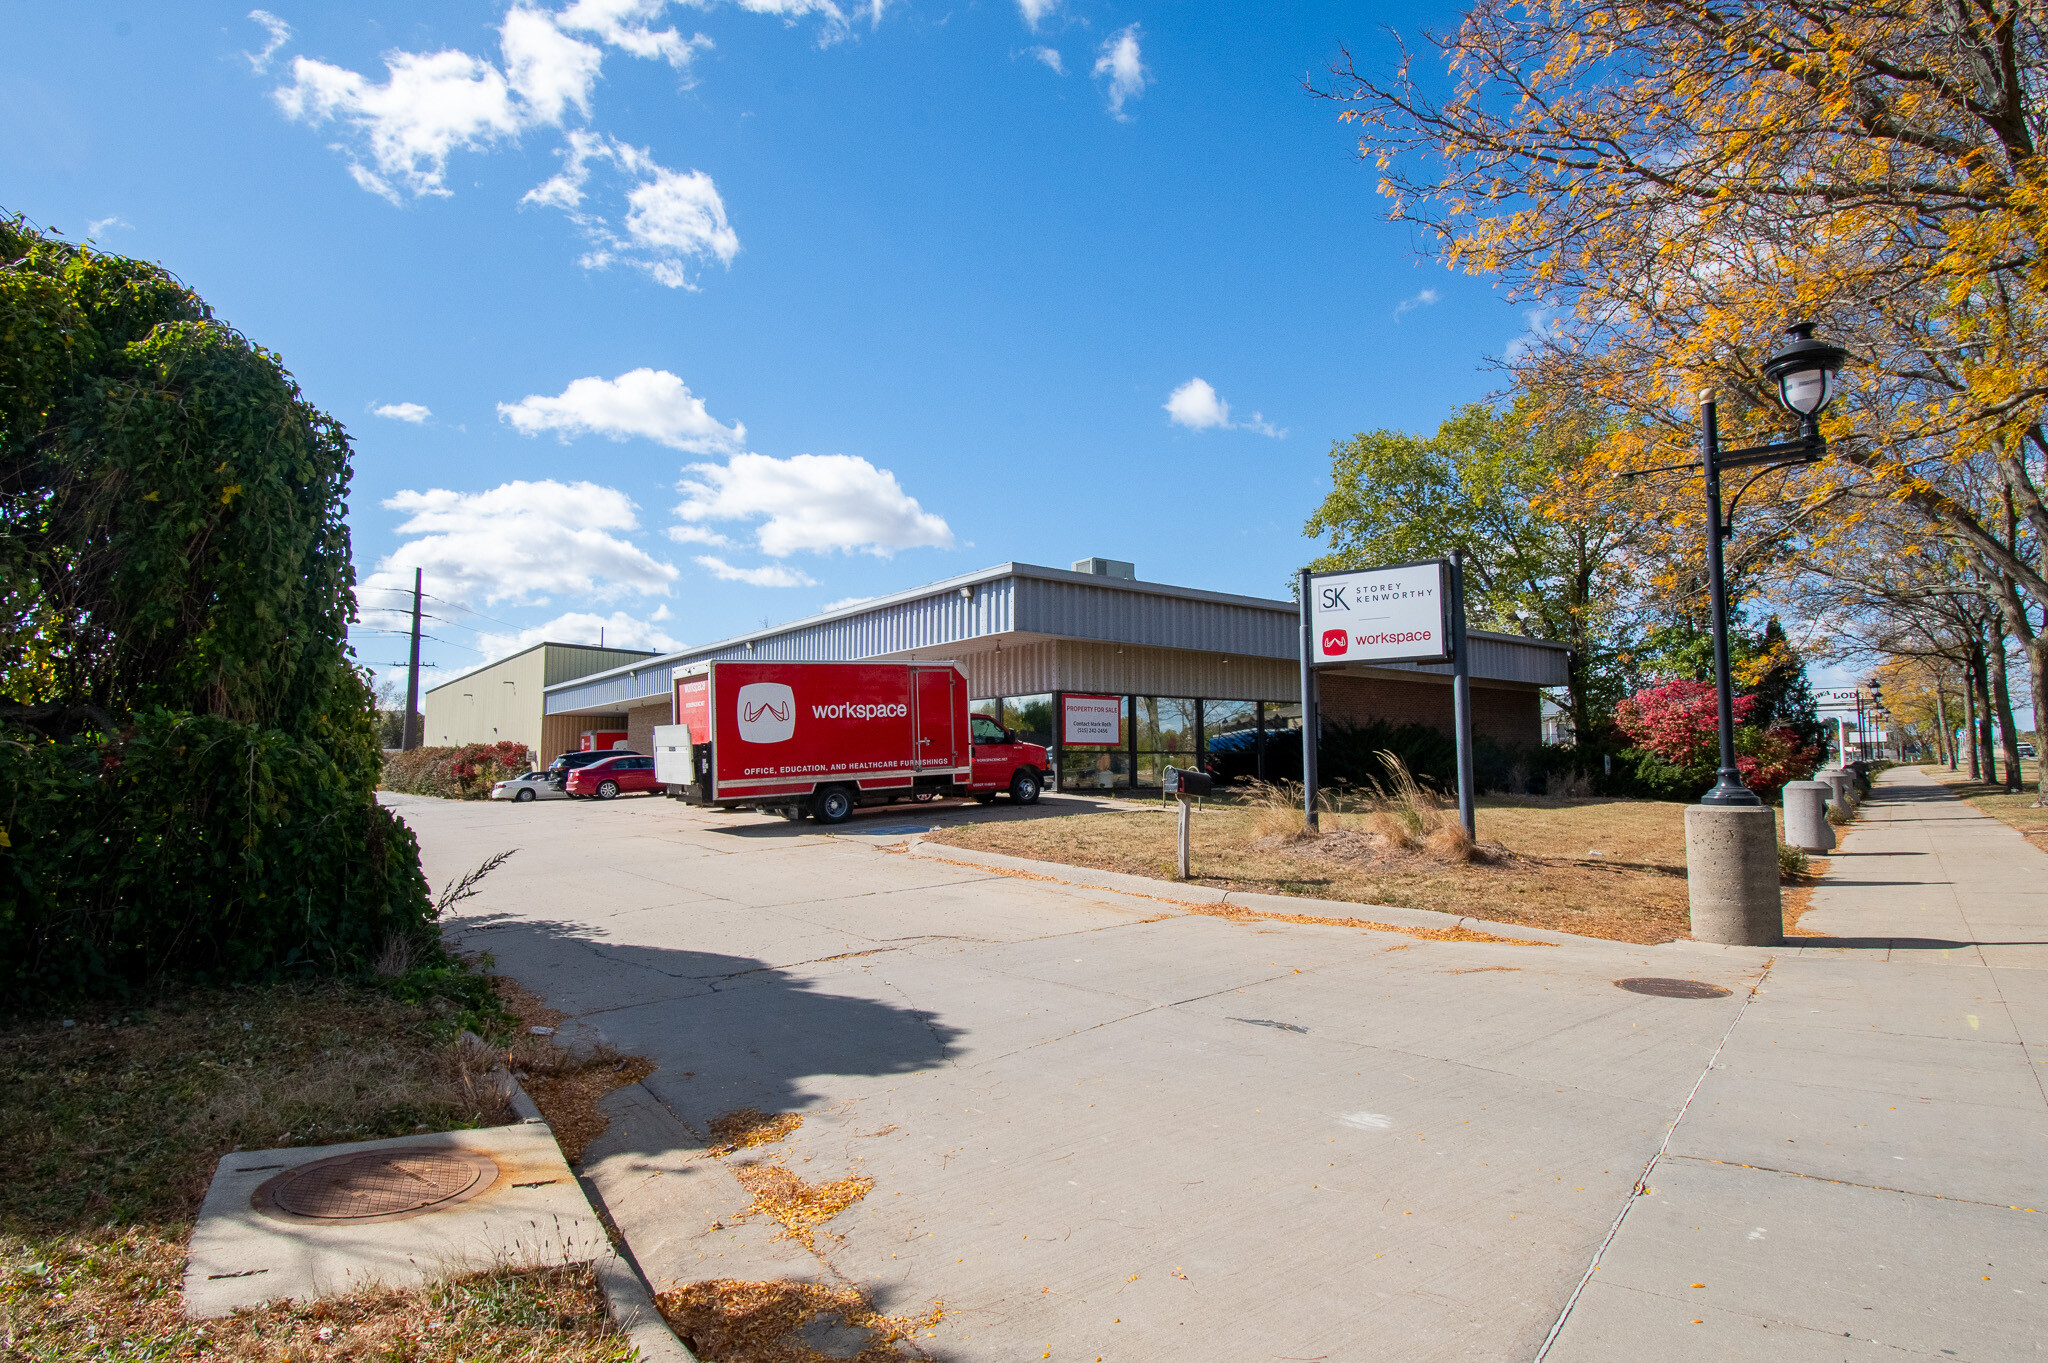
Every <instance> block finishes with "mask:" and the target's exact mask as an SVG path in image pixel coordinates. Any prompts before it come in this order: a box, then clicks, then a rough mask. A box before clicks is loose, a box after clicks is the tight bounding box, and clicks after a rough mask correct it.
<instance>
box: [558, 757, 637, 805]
mask: <svg viewBox="0 0 2048 1363" xmlns="http://www.w3.org/2000/svg"><path fill="white" fill-rule="evenodd" d="M563 789H564V790H566V791H568V792H569V794H570V795H571V796H578V795H594V796H596V797H597V798H598V799H600V800H616V799H617V798H618V797H619V796H621V795H624V794H627V793H629V792H631V791H636V790H637V791H646V792H648V793H650V794H659V793H660V792H661V783H660V782H658V781H656V780H655V779H654V759H653V758H651V757H641V756H639V755H638V754H635V753H621V754H620V755H618V756H616V757H607V758H603V759H602V760H600V761H596V762H591V763H589V764H587V765H585V766H581V767H578V768H576V769H575V770H574V771H572V772H570V773H569V779H568V783H567V784H566V785H564V786H563Z"/></svg>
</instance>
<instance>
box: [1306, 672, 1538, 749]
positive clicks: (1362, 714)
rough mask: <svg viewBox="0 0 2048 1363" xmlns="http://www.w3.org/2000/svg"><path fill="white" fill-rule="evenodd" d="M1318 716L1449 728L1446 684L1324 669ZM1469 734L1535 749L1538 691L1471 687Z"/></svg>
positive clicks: (1448, 688)
mask: <svg viewBox="0 0 2048 1363" xmlns="http://www.w3.org/2000/svg"><path fill="white" fill-rule="evenodd" d="M1316 693H1317V696H1318V698H1319V700H1320V702H1321V705H1322V710H1323V719H1324V721H1325V722H1328V723H1342V724H1370V723H1372V722H1373V721H1375V720H1383V721H1385V722H1386V723H1388V724H1427V725H1429V726H1430V727H1431V728H1433V729H1438V730H1441V731H1442V732H1444V733H1446V734H1448V733H1450V732H1451V724H1452V717H1451V684H1450V681H1449V679H1445V680H1444V681H1440V682H1439V681H1390V680H1387V679H1386V678H1382V677H1347V676H1342V675H1334V674H1329V673H1325V674H1324V675H1323V676H1321V677H1319V678H1318V679H1317V682H1316ZM1472 733H1473V735H1474V736H1475V737H1485V738H1490V739H1492V740H1493V741H1494V742H1496V743H1500V744H1505V745H1508V746H1512V747H1534V746H1536V745H1537V744H1538V743H1541V742H1542V741H1543V725H1542V720H1541V717H1540V708H1539V705H1538V700H1537V692H1536V690H1535V689H1534V688H1533V687H1532V688H1529V689H1527V690H1524V689H1522V688H1519V687H1503V686H1479V685H1474V686H1473V688H1472Z"/></svg>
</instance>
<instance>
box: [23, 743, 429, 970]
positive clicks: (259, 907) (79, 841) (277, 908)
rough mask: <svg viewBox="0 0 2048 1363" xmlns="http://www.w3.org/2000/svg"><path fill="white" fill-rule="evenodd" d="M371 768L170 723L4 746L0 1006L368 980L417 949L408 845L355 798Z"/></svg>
mask: <svg viewBox="0 0 2048 1363" xmlns="http://www.w3.org/2000/svg"><path fill="white" fill-rule="evenodd" d="M366 723H367V720H366ZM366 755H367V744H366V743H365V744H358V745H355V750H354V751H353V752H349V751H348V750H347V746H346V745H344V747H343V756H342V757H341V758H339V759H337V756H336V753H335V752H334V751H331V750H323V749H321V748H319V747H315V746H313V745H310V744H304V743H295V742H293V741H292V739H291V737H290V736H289V735H287V734H285V733H283V732H281V731H279V730H276V729H261V728H258V727H256V726H254V725H248V724H241V723H237V722H236V721H234V720H227V719H218V718H215V717H213V716H210V715H191V714H178V713H175V712H172V711H167V710H151V711H148V712H145V713H143V714H140V715H137V716H136V717H135V723H134V725H133V727H132V728H131V729H129V730H128V731H127V732H126V733H125V734H123V735H121V736H118V737H114V738H108V737H105V736H102V735H97V734H95V735H85V736H80V737H77V738H74V739H71V740H69V741H67V742H61V743H57V742H49V741H41V742H36V741H19V740H16V741H6V742H0V800H4V801H5V804H4V805H0V810H4V816H0V818H4V829H5V842H6V844H7V845H6V850H5V854H4V858H0V865H4V875H5V879H4V881H0V895H4V897H0V995H4V996H6V997H8V998H9V999H11V1000H14V1001H17V1002H26V1001H28V1000H30V999H35V998H41V997H49V996H67V995H75V994H92V995H106V994H124V993H130V992H133V991H135V990H136V989H137V988H139V987H143V986H146V985H149V984H152V983H155V982H159V981H163V980H167V979H178V980H184V981H189V982H194V983H228V982H236V981H245V980H259V979H268V978H276V977H279V976H281V975H286V974H295V973H326V974H335V973H343V974H347V973H360V972H361V971H363V970H364V969H366V968H367V966H368V963H369V962H370V961H371V960H372V959H373V958H374V956H375V954H376V952H377V951H378V949H379V948H380V947H382V946H383V945H384V944H385V943H386V942H387V941H388V940H389V939H391V938H392V937H394V936H400V937H403V936H412V937H416V938H417V937H425V936H427V935H428V934H429V933H430V931H431V929H430V927H429V925H430V924H431V922H432V916H431V910H430V908H429V906H428V903H427V892H426V881H425V879H424V877H422V875H421V874H420V869H419V849H418V845H417V844H416V843H415V841H414V839H413V835H412V833H411V831H410V830H409V829H407V828H406V827H405V825H404V824H402V823H400V822H399V821H398V820H397V819H395V818H393V817H392V815H391V813H390V812H389V811H388V810H385V809H383V808H381V807H379V806H378V805H377V804H376V803H375V802H374V801H373V800H370V799H367V798H366V797H365V782H364V780H363V776H362V774H361V772H360V771H354V770H351V769H350V768H351V767H352V766H360V765H362V761H363V758H364V757H365V756H366ZM351 759H354V760H353V761H352V760H351Z"/></svg>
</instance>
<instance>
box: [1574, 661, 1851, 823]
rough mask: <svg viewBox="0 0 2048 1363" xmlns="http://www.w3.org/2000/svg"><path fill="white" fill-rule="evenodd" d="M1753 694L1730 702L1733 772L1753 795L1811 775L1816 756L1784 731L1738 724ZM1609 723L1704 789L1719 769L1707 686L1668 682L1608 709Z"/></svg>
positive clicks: (1711, 694) (1715, 717) (1753, 706)
mask: <svg viewBox="0 0 2048 1363" xmlns="http://www.w3.org/2000/svg"><path fill="white" fill-rule="evenodd" d="M1755 710H1756V697H1755V696H1737V697H1735V698H1734V711H1735V725H1736V728H1735V754H1736V756H1735V768H1736V770H1737V771H1739V772H1741V773H1742V780H1743V784H1745V785H1747V786H1748V787H1749V788H1750V789H1751V790H1753V791H1755V792H1757V793H1758V794H1759V795H1769V794H1772V793H1774V792H1776V791H1777V790H1778V789H1779V788H1780V787H1781V786H1783V785H1784V784H1785V783H1786V782H1787V781H1795V780H1799V779H1801V778H1802V777H1805V776H1807V775H1809V774H1811V773H1812V771H1813V769H1814V767H1815V766H1816V765H1818V763H1819V762H1820V754H1819V753H1818V752H1817V751H1815V750H1814V749H1812V748H1810V747H1807V746H1806V745H1805V744H1803V743H1801V742H1800V741H1799V737H1798V735H1796V734H1794V733H1793V732H1792V731H1791V730H1790V729H1760V728H1758V727H1757V726H1755V725H1753V724H1746V723H1744V721H1745V720H1747V719H1748V718H1749V717H1750V715H1751V714H1752V713H1754V712H1755ZM1614 722H1615V723H1616V724H1618V725H1619V726H1620V727H1621V731H1622V732H1623V733H1625V734H1627V735H1628V736H1629V738H1630V739H1632V740H1633V741H1634V742H1635V745H1636V746H1637V747H1638V748H1641V749H1642V750H1643V751H1645V752H1648V753H1651V754H1653V755H1654V756H1656V757H1658V758H1659V759H1661V760H1662V761H1664V762H1666V763H1668V764H1670V766H1672V767H1675V768H1678V769H1679V770H1681V771H1684V772H1686V773H1687V774H1688V775H1689V776H1695V777H1697V778H1698V784H1701V785H1702V786H1704V785H1705V784H1706V783H1707V782H1710V781H1712V780H1713V775H1714V771H1715V769H1716V768H1717V767H1718V766H1720V756H1721V755H1720V721H1719V717H1718V715H1717V714H1716V705H1715V700H1714V686H1713V683H1711V682H1697V681H1683V680H1681V681H1668V682H1665V683H1663V684H1662V685H1659V686H1652V687H1648V688H1646V689H1644V690H1641V691H1638V692H1636V694H1634V695H1633V696H1630V697H1629V698H1628V699H1627V700H1624V701H1623V702H1622V703H1621V704H1619V705H1617V706H1615V707H1614Z"/></svg>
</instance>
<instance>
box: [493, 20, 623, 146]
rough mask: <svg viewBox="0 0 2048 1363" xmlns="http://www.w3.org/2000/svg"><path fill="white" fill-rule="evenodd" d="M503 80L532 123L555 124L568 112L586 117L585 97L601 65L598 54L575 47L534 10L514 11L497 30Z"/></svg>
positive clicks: (578, 44)
mask: <svg viewBox="0 0 2048 1363" xmlns="http://www.w3.org/2000/svg"><path fill="white" fill-rule="evenodd" d="M498 44H499V50H500V51H502V52H503V53H504V56H505V76H506V79H507V80H508V82H509V83H510V84H511V86H512V90H513V93H515V94H517V95H518V96H519V97H520V98H521V99H522V100H524V101H525V103H526V108H527V111H528V114H529V117H530V118H531V120H532V121H534V122H538V123H546V124H558V123H560V122H561V121H562V119H563V118H564V117H565V116H566V115H567V114H568V112H569V109H570V106H572V105H573V106H575V109H576V111H577V112H578V113H580V114H582V115H583V116H584V117H585V118H588V117H590V91H591V87H592V86H594V85H596V84H597V75H598V71H599V70H600V69H601V68H602V67H603V65H604V53H603V52H602V51H600V50H599V49H598V48H595V47H592V46H591V45H590V44H589V43H586V42H579V41H578V40H577V39H575V38H571V37H570V36H569V35H568V34H566V33H564V32H563V31H562V30H561V28H560V27H557V21H556V20H555V19H553V18H551V17H550V16H548V15H547V14H544V13H542V12H541V11H539V10H535V9H528V8H526V7H525V6H523V5H514V6H513V7H512V8H511V9H510V10H508V11H506V14H505V22H504V23H503V24H502V25H501V26H500V27H499V29H498Z"/></svg>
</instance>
